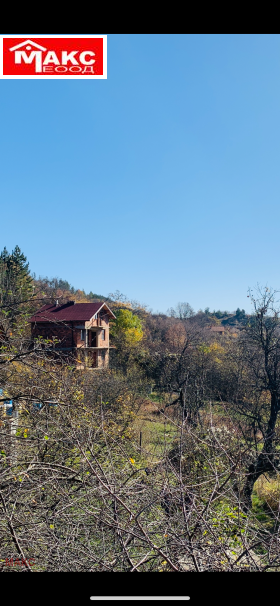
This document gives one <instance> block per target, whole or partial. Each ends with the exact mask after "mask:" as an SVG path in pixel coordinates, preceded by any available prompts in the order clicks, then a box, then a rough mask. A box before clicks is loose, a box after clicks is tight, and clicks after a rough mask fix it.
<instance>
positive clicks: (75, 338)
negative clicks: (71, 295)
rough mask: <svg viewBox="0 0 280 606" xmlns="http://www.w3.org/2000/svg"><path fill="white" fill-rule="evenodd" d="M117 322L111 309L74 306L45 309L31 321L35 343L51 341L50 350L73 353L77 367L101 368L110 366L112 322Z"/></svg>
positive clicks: (71, 303) (94, 305)
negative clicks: (110, 328) (112, 319)
mask: <svg viewBox="0 0 280 606" xmlns="http://www.w3.org/2000/svg"><path fill="white" fill-rule="evenodd" d="M110 318H115V315H114V314H113V312H112V311H111V310H110V309H109V307H108V305H107V304H106V303H104V302H102V301H97V302H95V303H75V301H68V302H67V303H65V304H64V305H59V303H58V302H57V304H56V305H44V307H42V308H41V309H39V310H38V311H37V312H36V313H35V314H34V315H33V316H32V317H31V318H30V320H29V322H30V323H31V335H32V338H33V339H34V340H35V339H40V337H41V338H43V339H48V340H49V341H50V342H52V343H50V344H49V346H48V347H52V348H53V349H55V350H56V351H60V352H62V353H65V354H67V353H70V354H71V355H74V356H75V358H76V360H77V365H85V366H89V367H92V368H102V367H105V366H108V364H109V349H110V346H109V319H110Z"/></svg>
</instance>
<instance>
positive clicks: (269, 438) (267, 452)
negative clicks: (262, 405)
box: [242, 392, 278, 511]
mask: <svg viewBox="0 0 280 606" xmlns="http://www.w3.org/2000/svg"><path fill="white" fill-rule="evenodd" d="M277 415H278V399H277V396H276V394H275V393H274V392H272V394H271V408H270V418H269V421H268V426H267V431H266V435H265V439H264V445H263V449H262V451H261V452H260V454H259V455H258V457H257V458H256V461H255V463H254V464H251V465H249V469H248V475H247V478H246V481H245V484H244V488H243V492H242V497H243V504H244V511H249V510H250V509H251V508H252V493H253V489H254V485H255V482H256V481H257V480H258V478H259V477H260V476H261V475H262V474H263V473H271V472H272V471H274V470H275V466H274V435H275V425H276V421H277Z"/></svg>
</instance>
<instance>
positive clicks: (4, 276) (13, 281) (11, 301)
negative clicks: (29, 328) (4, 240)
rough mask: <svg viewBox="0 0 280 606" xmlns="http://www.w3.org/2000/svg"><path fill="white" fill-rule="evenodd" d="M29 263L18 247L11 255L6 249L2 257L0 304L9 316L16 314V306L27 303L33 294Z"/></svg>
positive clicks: (0, 257)
mask: <svg viewBox="0 0 280 606" xmlns="http://www.w3.org/2000/svg"><path fill="white" fill-rule="evenodd" d="M32 290H33V288H32V278H31V276H30V273H29V263H27V259H26V257H25V256H24V254H23V253H22V252H21V250H20V248H19V247H18V246H16V247H15V249H14V250H13V251H12V253H11V254H10V253H9V252H8V251H7V249H6V247H5V248H4V250H3V251H2V252H1V255H0V304H1V306H3V307H4V308H6V310H8V313H9V316H11V317H13V316H14V315H15V314H16V306H17V305H18V304H20V303H24V302H27V301H28V299H29V298H30V296H31V294H32Z"/></svg>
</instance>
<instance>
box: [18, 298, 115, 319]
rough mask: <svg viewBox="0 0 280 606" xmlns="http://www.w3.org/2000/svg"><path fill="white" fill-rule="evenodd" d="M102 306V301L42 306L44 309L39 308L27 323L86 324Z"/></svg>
mask: <svg viewBox="0 0 280 606" xmlns="http://www.w3.org/2000/svg"><path fill="white" fill-rule="evenodd" d="M102 305H103V301H97V302H95V303H75V304H73V303H72V302H71V303H66V304H64V305H44V307H41V309H38V311H36V313H35V314H34V316H32V317H31V318H30V319H29V322H67V321H70V322H72V321H78V322H79V321H81V322H87V321H89V320H90V319H91V318H92V316H94V314H96V312H97V311H98V310H99V309H100V308H101V307H102ZM106 307H107V306H106ZM108 309H109V308H108ZM111 313H112V312H111ZM112 315H113V314H112Z"/></svg>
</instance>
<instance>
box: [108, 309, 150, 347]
mask: <svg viewBox="0 0 280 606" xmlns="http://www.w3.org/2000/svg"><path fill="white" fill-rule="evenodd" d="M111 335H112V337H115V338H117V339H118V338H121V339H124V340H125V341H126V342H127V344H129V345H133V344H136V343H138V342H139V341H141V340H142V338H143V329H142V322H141V320H140V318H139V317H138V316H136V315H135V314H133V313H132V311H130V310H129V309H118V310H117V311H116V320H114V321H113V322H112V327H111Z"/></svg>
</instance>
